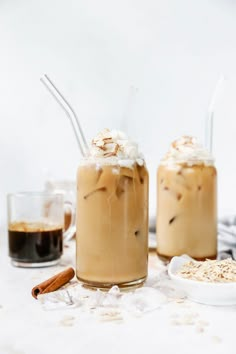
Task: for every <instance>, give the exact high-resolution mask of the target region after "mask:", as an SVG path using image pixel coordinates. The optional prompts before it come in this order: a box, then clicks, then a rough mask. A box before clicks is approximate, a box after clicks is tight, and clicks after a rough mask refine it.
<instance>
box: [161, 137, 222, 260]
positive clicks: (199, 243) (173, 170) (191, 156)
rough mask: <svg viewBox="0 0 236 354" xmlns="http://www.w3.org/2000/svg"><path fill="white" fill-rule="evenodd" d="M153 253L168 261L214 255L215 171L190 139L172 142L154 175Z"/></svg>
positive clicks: (214, 256)
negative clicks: (155, 241) (155, 240)
mask: <svg viewBox="0 0 236 354" xmlns="http://www.w3.org/2000/svg"><path fill="white" fill-rule="evenodd" d="M157 191H158V196H157V253H158V254H159V256H161V257H162V258H164V259H166V260H168V259H170V258H171V257H173V256H180V255H182V254H187V255H189V256H191V257H193V258H195V259H197V260H205V259H206V258H210V259H214V258H216V254H217V171H216V168H215V167H214V160H213V158H212V156H211V155H210V154H209V152H208V151H207V150H206V149H204V147H202V146H201V145H200V144H198V143H197V141H196V140H195V139H194V138H192V137H182V138H180V139H179V140H177V141H175V142H174V143H172V145H171V147H170V150H169V152H168V153H167V155H166V157H165V158H164V159H163V160H162V161H161V164H160V166H159V168H158V173H157Z"/></svg>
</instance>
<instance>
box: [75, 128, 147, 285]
mask: <svg viewBox="0 0 236 354" xmlns="http://www.w3.org/2000/svg"><path fill="white" fill-rule="evenodd" d="M76 238H77V256H76V259H77V266H76V268H77V277H78V279H79V280H81V281H82V282H83V283H84V284H86V285H87V286H90V287H101V288H106V287H107V288H109V287H110V286H112V285H114V284H118V285H119V286H121V287H129V286H136V285H139V284H142V283H143V281H144V280H145V278H146V276H147V254H148V172H147V169H146V166H145V162H144V159H143V156H142V155H141V154H140V153H139V150H138V146H137V144H136V143H133V142H131V141H130V140H129V139H128V138H127V136H126V135H125V134H124V133H122V132H119V131H114V130H112V131H110V130H107V129H106V130H104V131H103V132H101V133H100V134H98V135H97V136H96V137H95V138H94V139H93V140H92V143H91V147H90V151H89V155H88V157H86V158H85V159H83V160H82V161H81V163H80V166H79V168H78V174H77V236H76Z"/></svg>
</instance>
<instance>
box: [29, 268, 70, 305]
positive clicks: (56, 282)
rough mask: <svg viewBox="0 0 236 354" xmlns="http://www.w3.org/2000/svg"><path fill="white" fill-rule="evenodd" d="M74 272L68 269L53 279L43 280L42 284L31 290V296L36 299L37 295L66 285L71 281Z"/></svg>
mask: <svg viewBox="0 0 236 354" xmlns="http://www.w3.org/2000/svg"><path fill="white" fill-rule="evenodd" d="M74 275H75V271H74V269H73V268H68V269H66V270H64V271H63V272H60V273H58V274H56V275H54V276H53V277H51V278H49V279H47V280H45V281H44V282H42V283H40V284H38V285H36V286H35V287H34V288H33V289H32V292H31V293H32V296H33V297H34V298H35V299H37V296H38V295H39V294H46V293H50V292H52V291H55V290H57V289H59V288H60V287H61V286H63V285H65V284H66V283H68V282H69V281H70V280H71V279H73V278H74Z"/></svg>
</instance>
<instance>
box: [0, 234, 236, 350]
mask: <svg viewBox="0 0 236 354" xmlns="http://www.w3.org/2000/svg"><path fill="white" fill-rule="evenodd" d="M1 236H2V237H1V241H2V242H1V248H0V269H1V271H0V279H1V291H0V354H54V353H57V354H64V353H66V354H76V353H111V354H113V353H114V354H120V353H135V354H138V353H140V354H141V353H142V354H143V353H147V354H148V353H150V354H151V353H158V352H160V350H161V351H163V352H165V353H174V352H176V353H186V354H189V353H191V354H194V353H196V354H199V353H214V354H217V353H219V354H222V353H223V352H225V353H227V354H230V353H232V354H233V353H235V350H236V349H235V339H234V338H235V319H236V307H209V306H204V305H200V304H195V303H191V302H189V301H187V300H185V301H182V302H181V301H180V302H178V301H177V300H170V299H168V301H166V302H165V303H164V304H161V305H160V307H158V308H157V309H156V310H154V311H150V312H147V313H145V314H140V315H136V316H134V315H131V316H128V317H125V318H123V319H120V320H115V321H114V320H113V321H111V320H109V319H108V320H106V321H104V320H103V321H102V320H101V318H99V317H97V316H93V314H92V313H91V312H89V311H88V312H86V311H83V312H81V309H80V308H79V307H78V308H77V307H66V308H61V309H54V310H45V308H44V306H43V305H42V304H41V303H40V301H37V300H35V299H34V298H33V297H32V296H31V288H32V287H33V286H34V285H36V284H38V283H39V282H41V281H43V280H45V279H47V278H48V277H50V276H51V275H53V274H55V273H56V272H58V271H60V270H62V269H63V268H65V267H66V266H67V265H72V266H74V254H75V252H74V249H75V247H74V246H75V245H74V243H73V242H72V243H71V244H70V248H69V249H67V250H66V252H65V255H64V257H63V259H62V261H61V264H60V265H59V266H57V267H51V268H44V269H43V268H42V269H21V268H14V267H12V266H11V264H10V261H9V258H8V256H7V244H6V235H4V234H2V235H1ZM155 257H156V256H155ZM150 261H151V264H152V267H153V265H154V263H155V262H156V261H155V258H154V256H151V257H150ZM154 268H155V267H154ZM152 270H153V268H152ZM152 276H153V272H152ZM156 276H157V277H158V271H157V272H156ZM154 277H155V269H154Z"/></svg>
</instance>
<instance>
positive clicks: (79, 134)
mask: <svg viewBox="0 0 236 354" xmlns="http://www.w3.org/2000/svg"><path fill="white" fill-rule="evenodd" d="M40 81H41V82H42V83H43V84H44V86H45V87H46V88H47V89H48V91H49V92H50V93H51V95H52V96H53V97H54V98H55V100H56V101H57V103H58V104H59V105H60V106H61V108H62V109H63V111H64V112H65V113H66V115H67V116H68V118H69V119H70V122H71V125H72V128H73V130H74V133H75V137H76V140H77V143H78V145H79V149H80V152H81V154H82V156H86V155H87V152H88V144H87V142H86V139H85V136H84V133H83V130H82V128H81V125H80V123H79V119H78V117H77V115H76V113H75V111H74V110H73V108H72V107H71V105H70V104H69V102H68V101H67V99H66V98H65V97H64V96H63V95H62V94H61V92H60V91H59V90H58V89H57V87H56V86H55V85H54V83H53V82H52V80H51V79H50V78H49V77H48V76H47V75H46V74H45V75H44V76H43V77H41V78H40Z"/></svg>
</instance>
